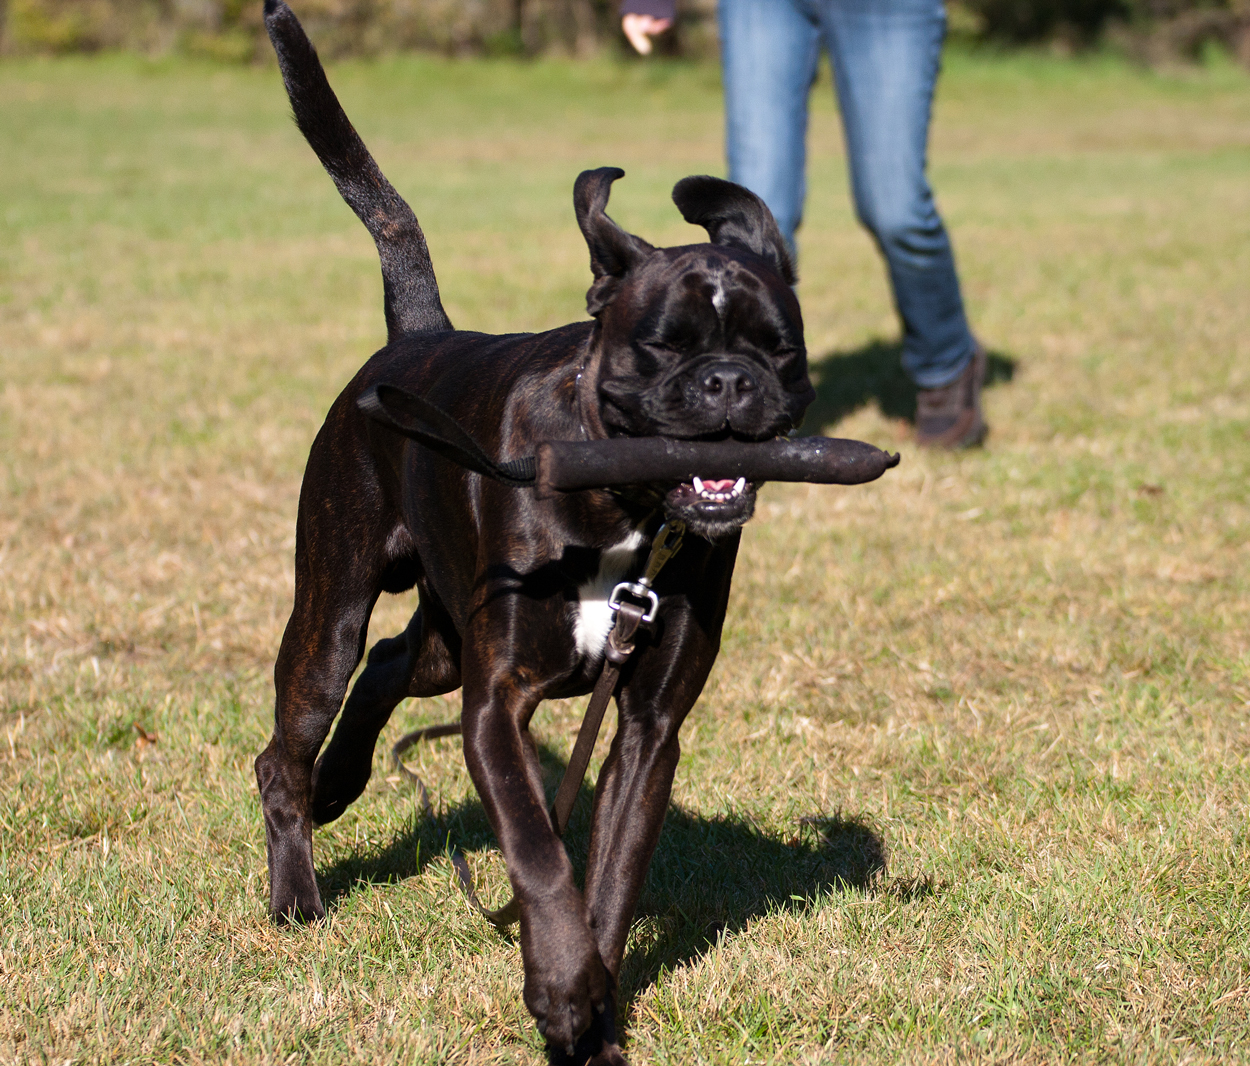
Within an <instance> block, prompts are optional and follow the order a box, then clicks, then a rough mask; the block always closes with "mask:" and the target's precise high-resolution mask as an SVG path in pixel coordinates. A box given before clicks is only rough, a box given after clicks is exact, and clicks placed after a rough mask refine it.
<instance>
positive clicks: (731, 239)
mask: <svg viewBox="0 0 1250 1066" xmlns="http://www.w3.org/2000/svg"><path fill="white" fill-rule="evenodd" d="M673 203H675V204H676V205H677V209H678V210H679V211H680V212H681V214H682V217H683V218H684V219H685V220H686V221H687V222H689V223H690V224H691V225H694V226H702V227H703V228H704V229H705V230H707V234H708V237H710V238H711V241H712V243H713V244H726V245H729V246H731V247H734V248H741V249H743V250H744V251H747V252H751V253H753V254H755V255H758V256H759V257H760V258H761V259H766V260H768V262H770V263H772V265H773V268H774V269H775V270H776V271H777V273H778V274H780V275H781V276H782V278H783V279H785V281H786V283H787V284H788V285H793V284H794V283H795V281H797V280H798V278H797V275H796V274H795V272H794V262H793V261H792V260H791V258H790V251H789V249H788V248H786V242H785V238H783V237H782V236H781V230H780V229H778V227H777V220H776V219H775V218H773V213H772V212H771V211H770V210H768V205H767V204H766V203H764V201H763V200H761V199H760V198H759V197H758V196H756V195H755V193H753V192H751V190H750V189H744V188H743V187H742V186H741V185H735V184H734V183H733V182H732V181H725V180H723V179H722V178H713V177H711V176H709V175H707V174H700V175H697V176H695V177H691V178H682V179H681V181H679V182H678V183H677V184H676V185H675V186H673Z"/></svg>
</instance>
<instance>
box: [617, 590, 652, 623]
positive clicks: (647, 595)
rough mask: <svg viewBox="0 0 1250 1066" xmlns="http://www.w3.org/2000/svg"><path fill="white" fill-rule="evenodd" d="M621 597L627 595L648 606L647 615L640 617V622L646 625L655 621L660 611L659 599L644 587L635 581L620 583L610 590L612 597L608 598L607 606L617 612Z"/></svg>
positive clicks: (619, 607)
mask: <svg viewBox="0 0 1250 1066" xmlns="http://www.w3.org/2000/svg"><path fill="white" fill-rule="evenodd" d="M622 595H629V596H632V597H633V598H634V599H636V600H641V601H643V602H644V603H647V604H649V605H650V606H649V608H648V610H647V613H646V614H644V615H643V616H642V620H643V622H645V623H646V624H648V625H650V624H651V623H652V622H654V621H655V616H656V615H657V614H658V613H659V611H660V597H659V596H657V595H656V594H655V593H654V592H652V591H651V590H650V589H649V588H647V586H646V585H640V584H639V583H638V582H636V581H622V582H621V583H620V584H619V585H617V586H616V588H614V589H613V590H612V595H611V596H609V597H608V606H609V607H610V608H611V609H612V610H614V611H619V610H620V609H621V596H622Z"/></svg>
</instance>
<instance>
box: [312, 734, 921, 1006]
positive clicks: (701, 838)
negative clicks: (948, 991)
mask: <svg viewBox="0 0 1250 1066" xmlns="http://www.w3.org/2000/svg"><path fill="white" fill-rule="evenodd" d="M538 751H539V759H540V761H541V763H542V765H543V770H544V777H545V778H546V780H547V791H548V795H549V796H553V795H554V793H555V787H556V785H557V784H558V782H559V780H560V778H561V777H562V775H563V773H564V765H565V764H564V761H563V759H562V758H561V757H560V756H559V755H558V754H557V753H555V752H554V751H553V750H552V749H551V748H550V747H548V746H547V745H545V744H540V745H539V748H538ZM592 802H593V789H592V787H591V786H590V784H589V783H587V782H583V784H582V788H581V791H580V793H579V795H578V799H577V803H576V806H575V807H574V810H573V816H572V819H571V821H570V825H569V830H568V832H567V833H566V834H565V842H566V844H567V847H568V853H569V857H570V859H571V860H572V863H573V868H574V871H575V874H576V877H577V880H578V883H579V884H581V883H582V882H583V880H584V877H585V868H586V852H587V848H588V846H589V843H590V839H589V838H590V811H591V806H592ZM494 846H496V845H495V837H494V834H493V832H492V831H491V828H490V823H489V822H488V821H487V818H486V812H485V810H484V809H483V807H482V804H481V801H480V800H478V798H477V797H476V796H473V797H472V798H470V799H467V800H465V801H463V802H461V803H459V804H456V805H454V806H452V807H450V808H447V809H446V810H445V811H443V812H442V813H441V814H439V815H437V816H435V817H433V818H429V817H425V816H423V815H421V814H419V813H418V814H417V816H416V817H415V819H414V821H413V822H412V823H411V824H410V826H409V827H408V828H407V829H405V830H403V831H401V832H400V833H398V834H396V835H395V837H394V838H393V839H392V840H391V841H390V842H389V843H388V844H386V845H385V846H383V847H381V848H364V849H358V850H357V851H355V852H353V853H352V854H350V855H347V856H345V857H343V858H341V859H339V860H338V861H337V862H335V863H334V864H333V865H331V866H329V867H328V868H326V869H324V870H322V871H321V873H320V876H319V877H318V882H319V883H320V886H321V892H322V898H323V899H324V901H325V904H326V907H327V909H333V908H334V907H336V906H338V905H341V903H342V901H343V900H344V899H345V898H346V897H348V896H350V895H351V894H352V892H354V891H355V890H356V889H358V888H359V887H361V886H362V885H368V884H389V883H393V882H397V881H403V880H406V879H407V878H409V877H414V876H416V875H417V874H419V873H420V872H421V871H422V870H423V869H424V868H425V866H426V865H427V864H428V863H429V862H430V861H431V860H432V859H434V858H436V857H438V856H442V855H445V854H446V853H447V851H448V849H449V848H453V849H459V850H462V851H467V852H473V851H478V850H481V849H483V848H487V847H494ZM886 858H887V854H886V846H885V843H884V841H883V840H882V839H881V837H880V836H879V835H878V834H877V833H876V832H875V831H874V830H873V829H872V827H871V826H870V825H869V824H868V823H867V822H866V821H865V820H864V819H862V818H859V817H856V816H850V817H847V816H843V815H842V814H841V813H835V814H833V815H828V816H819V817H812V818H805V819H802V821H801V823H800V824H799V825H798V826H796V828H795V832H794V834H793V835H791V836H789V837H782V836H776V835H771V834H769V833H767V832H765V831H764V830H762V829H761V828H760V827H759V826H758V825H756V824H755V822H753V821H752V820H751V818H750V817H749V815H746V814H743V815H737V814H724V815H714V816H707V815H701V814H696V813H694V812H691V811H687V810H685V809H684V808H682V807H680V806H678V805H677V804H672V805H670V807H669V810H668V816H667V818H666V819H665V822H664V829H663V832H662V833H661V834H660V841H659V845H658V846H657V848H656V851H655V856H654V858H653V859H652V861H651V867H650V871H649V873H648V875H647V881H646V884H645V886H644V888H643V893H642V898H641V900H640V902H639V906H638V911H637V914H636V915H635V919H634V928H633V933H632V939H631V942H630V945H629V947H628V949H627V951H626V956H625V962H624V965H623V966H622V968H621V974H620V982H619V985H620V987H619V997H618V998H619V1004H618V1005H619V1009H620V1011H621V1017H622V1019H623V1021H624V1023H625V1025H626V1028H628V1027H629V1026H630V1025H631V1023H632V1014H633V1010H632V1006H633V1003H634V1001H635V1000H636V999H637V997H638V996H639V995H640V994H641V993H642V992H644V991H646V989H648V988H649V987H650V986H651V985H653V984H654V983H655V981H656V980H657V978H658V977H659V975H660V974H661V973H662V972H663V971H665V970H671V969H674V968H676V967H678V966H681V965H684V964H685V963H687V962H689V961H691V960H692V959H696V958H699V957H701V956H703V955H705V954H707V953H708V952H709V951H711V950H713V949H714V948H715V947H716V945H717V944H718V942H719V941H720V939H721V938H722V937H723V936H729V935H732V934H734V933H736V932H739V931H741V930H742V929H744V928H746V926H747V924H748V923H749V922H750V921H751V920H752V919H753V918H758V917H760V916H762V915H765V914H769V913H773V912H776V911H778V910H802V909H803V908H805V907H807V906H808V905H809V903H810V901H811V899H812V898H813V897H814V896H816V895H819V894H822V893H827V892H829V891H835V892H844V891H858V892H870V891H877V890H878V889H879V888H881V887H882V886H885V878H884V874H885V869H886ZM888 891H890V892H891V893H892V894H894V895H896V896H898V897H900V898H901V899H904V900H912V899H917V898H920V897H923V896H925V895H928V894H929V893H930V892H932V891H933V886H932V883H931V882H930V881H928V880H921V881H917V882H914V883H913V882H908V883H900V884H892V885H889V886H888ZM503 902H504V900H503V899H499V900H494V901H491V902H490V903H488V904H487V905H488V906H499V905H501V904H502V903H503ZM461 905H462V904H461V901H460V900H458V899H454V898H452V897H450V896H449V898H448V906H461ZM482 925H483V928H484V929H485V928H486V927H487V926H486V922H485V920H484V919H483V922H482ZM507 935H510V936H512V935H515V926H514V927H512V931H511V932H510V933H509V934H507Z"/></svg>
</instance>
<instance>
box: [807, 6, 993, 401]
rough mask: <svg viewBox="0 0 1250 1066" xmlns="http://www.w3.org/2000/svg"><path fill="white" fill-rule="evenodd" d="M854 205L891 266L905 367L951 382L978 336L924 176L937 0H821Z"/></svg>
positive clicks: (925, 381)
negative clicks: (973, 331) (970, 325)
mask: <svg viewBox="0 0 1250 1066" xmlns="http://www.w3.org/2000/svg"><path fill="white" fill-rule="evenodd" d="M820 8H821V22H822V30H823V31H824V36H825V40H826V42H827V44H828V47H829V53H830V55H831V57H832V59H833V68H834V79H835V84H836V86H837V92H838V102H839V106H840V107H841V110H842V120H843V126H844V129H845V132H846V142H847V155H848V162H849V166H850V172H851V186H852V190H853V192H854V196H855V208H856V212H857V213H858V215H859V218H860V220H861V221H862V222H863V223H864V225H865V226H866V227H867V228H868V229H869V231H870V232H871V233H872V234H873V236H874V237H875V238H876V240H877V243H878V245H879V246H880V248H881V251H882V253H883V254H884V256H885V259H886V262H887V264H888V267H889V273H890V281H891V283H892V286H893V289H894V299H895V303H896V305H897V307H898V312H899V316H900V317H901V318H902V320H903V366H904V367H905V369H906V370H907V372H908V374H909V375H910V376H911V378H912V380H913V381H915V383H916V384H917V385H918V386H919V387H920V388H921V389H922V390H936V389H939V388H942V387H944V386H948V385H950V384H952V383H953V382H955V381H957V380H958V379H959V378H960V376H961V374H962V373H963V372H964V371H965V370H966V369H967V368H968V367H969V365H970V362H971V360H972V357H973V352H974V350H975V348H976V342H975V340H974V339H973V337H972V334H971V332H970V331H969V328H968V322H967V319H966V317H965V315H964V306H963V299H962V296H961V295H960V291H959V278H958V276H957V274H956V272H955V260H954V256H953V255H952V252H951V245H950V240H949V238H948V237H947V234H946V229H945V227H944V226H943V224H942V219H941V217H940V216H939V215H938V212H937V208H936V206H935V205H934V202H933V193H932V190H931V189H930V188H929V183H928V180H927V178H926V177H925V165H926V156H927V145H928V134H929V116H930V110H931V106H932V101H933V90H934V85H935V83H936V81H937V74H938V67H939V64H940V61H941V50H942V41H943V38H944V36H945V32H946V15H945V9H944V7H943V4H942V0H820Z"/></svg>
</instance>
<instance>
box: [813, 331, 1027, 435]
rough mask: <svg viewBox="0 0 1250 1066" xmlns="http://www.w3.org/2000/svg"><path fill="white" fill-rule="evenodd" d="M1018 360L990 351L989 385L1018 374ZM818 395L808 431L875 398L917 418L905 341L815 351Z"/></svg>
mask: <svg viewBox="0 0 1250 1066" xmlns="http://www.w3.org/2000/svg"><path fill="white" fill-rule="evenodd" d="M1017 365H1018V361H1017V360H1016V359H1014V358H1012V357H1011V356H1009V355H1006V354H1004V353H1002V352H994V351H991V352H989V353H987V359H986V371H985V385H986V387H987V388H989V387H991V386H994V385H997V384H999V383H1000V382H1008V381H1011V380H1012V379H1013V378H1014V377H1015V376H1016V368H1017ZM808 367H809V369H810V370H811V375H812V382H813V384H814V386H815V388H816V399H815V400H814V401H813V402H812V405H811V407H809V408H808V409H807V415H806V416H805V417H804V420H803V425H804V432H805V433H819V432H820V431H821V430H822V429H823V428H825V427H827V426H832V425H836V424H837V423H838V422H840V421H841V420H842V419H844V418H845V417H846V416H847V415H849V414H852V413H853V412H855V411H857V410H859V408H861V407H863V406H865V405H866V404H869V403H874V402H875V403H876V405H877V407H878V409H879V410H880V411H881V413H882V414H883V415H884V416H885V417H886V418H896V419H903V420H905V421H907V422H914V421H915V420H916V386H915V385H913V384H912V381H911V378H909V377H908V376H907V372H906V371H905V370H904V369H903V346H902V345H901V344H899V343H898V342H887V341H883V340H873V341H869V342H868V343H867V344H865V345H863V346H861V347H859V348H854V349H852V350H850V351H845V352H842V351H833V352H829V353H828V354H826V355H818V356H809V358H808Z"/></svg>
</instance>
